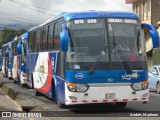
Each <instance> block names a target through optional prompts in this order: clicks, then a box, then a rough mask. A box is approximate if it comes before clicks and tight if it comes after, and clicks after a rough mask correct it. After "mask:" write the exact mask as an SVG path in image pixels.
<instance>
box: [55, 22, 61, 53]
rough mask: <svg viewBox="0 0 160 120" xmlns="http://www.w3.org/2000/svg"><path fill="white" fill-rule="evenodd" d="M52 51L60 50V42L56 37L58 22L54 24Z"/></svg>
mask: <svg viewBox="0 0 160 120" xmlns="http://www.w3.org/2000/svg"><path fill="white" fill-rule="evenodd" d="M54 49H56V50H59V49H60V41H59V36H58V22H57V23H55V26H54Z"/></svg>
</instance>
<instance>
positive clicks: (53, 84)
mask: <svg viewBox="0 0 160 120" xmlns="http://www.w3.org/2000/svg"><path fill="white" fill-rule="evenodd" d="M55 98H56V96H55V82H54V79H52V101H53V102H54V103H56V104H57V101H56V100H55Z"/></svg>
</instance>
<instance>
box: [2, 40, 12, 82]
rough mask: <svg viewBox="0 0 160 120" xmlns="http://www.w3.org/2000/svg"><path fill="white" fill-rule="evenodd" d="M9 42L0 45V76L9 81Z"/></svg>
mask: <svg viewBox="0 0 160 120" xmlns="http://www.w3.org/2000/svg"><path fill="white" fill-rule="evenodd" d="M11 44H12V41H11V42H8V43H7V44H4V45H2V74H3V77H8V78H9V79H11V78H12V72H11V69H10V68H11V56H12V54H11Z"/></svg>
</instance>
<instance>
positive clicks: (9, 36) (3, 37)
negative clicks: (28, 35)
mask: <svg viewBox="0 0 160 120" xmlns="http://www.w3.org/2000/svg"><path fill="white" fill-rule="evenodd" d="M26 31H27V30H26V29H20V30H17V31H16V30H14V29H10V28H5V29H3V30H2V32H1V34H0V48H1V47H2V45H3V44H5V43H8V42H10V41H12V40H13V39H14V37H15V36H20V35H22V34H23V33H25V32H26Z"/></svg>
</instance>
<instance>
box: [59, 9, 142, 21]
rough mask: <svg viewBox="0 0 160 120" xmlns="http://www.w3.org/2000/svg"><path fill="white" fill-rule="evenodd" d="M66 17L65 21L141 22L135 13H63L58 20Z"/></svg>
mask: <svg viewBox="0 0 160 120" xmlns="http://www.w3.org/2000/svg"><path fill="white" fill-rule="evenodd" d="M60 17H64V20H65V21H69V20H73V19H83V18H127V19H136V20H140V19H139V17H138V16H137V15H136V14H135V13H133V12H118V11H117V12H116V11H114V12H113V11H86V12H71V13H62V14H60V15H59V16H57V17H56V19H58V18H60Z"/></svg>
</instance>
